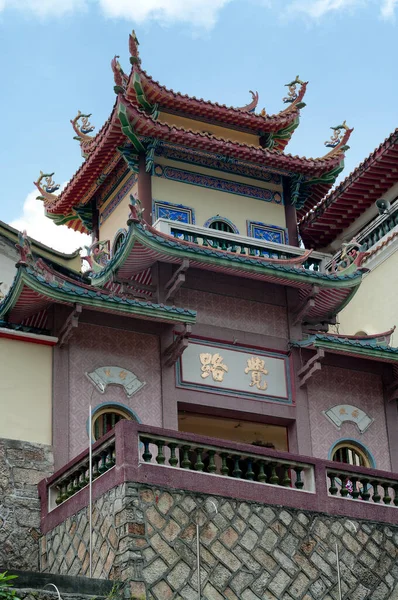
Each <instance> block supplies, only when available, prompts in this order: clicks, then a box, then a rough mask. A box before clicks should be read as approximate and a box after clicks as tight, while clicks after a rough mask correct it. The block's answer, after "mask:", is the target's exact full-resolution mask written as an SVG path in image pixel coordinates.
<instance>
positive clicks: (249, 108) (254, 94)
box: [239, 90, 258, 112]
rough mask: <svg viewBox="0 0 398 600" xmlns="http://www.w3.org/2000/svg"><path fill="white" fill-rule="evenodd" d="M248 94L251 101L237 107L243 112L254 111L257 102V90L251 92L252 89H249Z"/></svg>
mask: <svg viewBox="0 0 398 600" xmlns="http://www.w3.org/2000/svg"><path fill="white" fill-rule="evenodd" d="M249 94H251V96H252V101H251V102H249V104H246V106H241V107H239V110H242V111H244V112H254V111H255V109H256V107H257V104H258V92H252V90H249Z"/></svg>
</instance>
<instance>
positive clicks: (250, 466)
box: [245, 458, 254, 481]
mask: <svg viewBox="0 0 398 600" xmlns="http://www.w3.org/2000/svg"><path fill="white" fill-rule="evenodd" d="M245 477H246V479H248V480H249V481H253V480H254V471H253V459H251V458H248V459H247V468H246V475H245Z"/></svg>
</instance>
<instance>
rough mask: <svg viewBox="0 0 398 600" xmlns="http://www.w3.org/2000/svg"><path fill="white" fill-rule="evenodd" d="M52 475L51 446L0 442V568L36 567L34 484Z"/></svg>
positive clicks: (37, 511)
mask: <svg viewBox="0 0 398 600" xmlns="http://www.w3.org/2000/svg"><path fill="white" fill-rule="evenodd" d="M52 472H53V457H52V451H51V447H50V446H46V445H43V444H33V443H29V442H21V441H18V440H6V439H0V565H1V567H4V568H7V569H9V568H12V569H30V570H32V571H34V570H37V569H38V567H39V538H40V502H39V497H38V493H37V484H38V483H39V481H41V480H42V479H43V478H44V477H48V476H49V475H50V474H51V473H52Z"/></svg>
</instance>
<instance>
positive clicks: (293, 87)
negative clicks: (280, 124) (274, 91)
mask: <svg viewBox="0 0 398 600" xmlns="http://www.w3.org/2000/svg"><path fill="white" fill-rule="evenodd" d="M298 85H300V86H302V85H305V82H304V81H301V79H300V77H299V76H298V75H297V76H296V79H294V81H291V82H290V83H285V87H287V88H288V93H287V96H285V97H284V98H282V100H283V102H284V103H285V104H291V103H292V102H295V101H296V100H297V98H298V97H299V92H300V91H301V90H299V91H297V86H298Z"/></svg>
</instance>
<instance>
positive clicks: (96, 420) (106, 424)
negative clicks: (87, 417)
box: [92, 405, 134, 441]
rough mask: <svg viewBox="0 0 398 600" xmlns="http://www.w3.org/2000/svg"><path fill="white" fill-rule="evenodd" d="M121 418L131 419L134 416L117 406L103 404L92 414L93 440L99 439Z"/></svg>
mask: <svg viewBox="0 0 398 600" xmlns="http://www.w3.org/2000/svg"><path fill="white" fill-rule="evenodd" d="M122 419H128V420H129V421H131V420H133V419H134V417H133V415H132V414H130V412H128V411H127V410H123V409H122V408H119V407H118V406H113V405H109V406H103V407H101V408H100V409H98V410H97V411H96V412H95V413H94V414H93V433H92V435H93V440H94V441H97V440H99V439H100V438H101V437H102V436H103V435H105V434H106V433H108V431H111V430H112V429H113V428H114V427H115V425H116V423H118V422H119V421H121V420H122Z"/></svg>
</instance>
